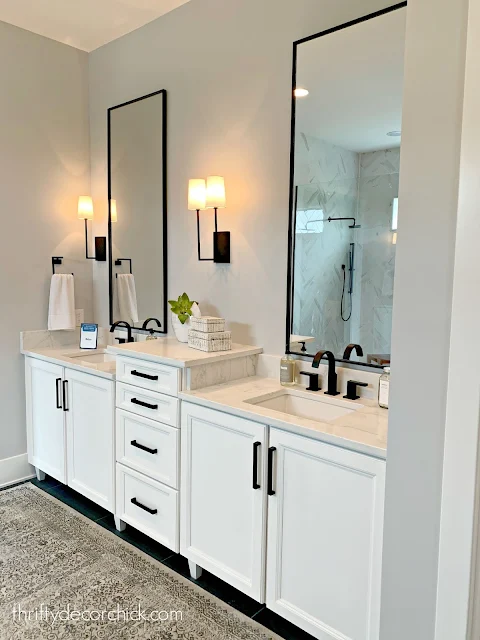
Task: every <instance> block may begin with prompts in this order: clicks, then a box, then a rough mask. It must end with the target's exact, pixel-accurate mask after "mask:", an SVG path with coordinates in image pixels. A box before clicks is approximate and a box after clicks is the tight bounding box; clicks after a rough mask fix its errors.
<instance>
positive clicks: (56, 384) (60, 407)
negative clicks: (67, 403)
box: [55, 378, 63, 409]
mask: <svg viewBox="0 0 480 640" xmlns="http://www.w3.org/2000/svg"><path fill="white" fill-rule="evenodd" d="M61 381H62V379H61V378H57V379H56V380H55V391H56V394H57V409H62V408H63V407H62V403H61V402H60V389H59V388H58V383H59V382H61Z"/></svg>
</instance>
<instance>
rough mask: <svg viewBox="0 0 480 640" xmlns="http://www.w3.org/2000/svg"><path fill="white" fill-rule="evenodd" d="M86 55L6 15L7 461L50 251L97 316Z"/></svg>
mask: <svg viewBox="0 0 480 640" xmlns="http://www.w3.org/2000/svg"><path fill="white" fill-rule="evenodd" d="M87 62H88V57H87V54H86V53H82V52H80V51H77V50H75V49H72V48H70V47H67V46H65V45H62V44H59V43H57V42H53V41H52V40H48V39H46V38H43V37H41V36H37V35H34V34H32V33H30V32H28V31H23V30H22V29H18V28H17V27H13V26H11V25H7V24H5V23H3V22H2V23H0V77H1V78H2V90H1V92H2V96H1V99H0V122H1V123H2V124H1V131H2V133H1V138H0V167H1V181H2V188H1V218H2V232H1V234H0V255H1V257H2V269H1V270H0V300H1V311H2V313H1V319H0V344H1V354H2V367H1V372H0V406H1V407H2V412H1V419H0V466H1V465H2V460H3V459H5V458H11V457H14V456H20V455H22V454H24V453H25V451H26V432H25V394H24V384H25V382H24V373H23V357H22V356H21V355H20V352H19V344H20V331H22V330H25V329H40V328H46V326H47V305H48V291H49V283H50V276H51V256H53V255H64V256H70V257H74V258H75V257H78V262H77V260H76V259H75V260H70V261H66V262H65V265H64V266H65V270H68V271H73V272H75V277H76V285H77V305H78V306H80V305H82V307H83V308H84V309H85V310H86V316H87V317H88V316H91V315H92V308H91V296H92V278H91V273H92V272H91V266H88V267H87V266H86V264H85V260H84V259H81V257H82V255H83V253H82V252H83V251H84V246H85V245H84V239H83V227H82V223H81V222H80V221H78V220H77V219H76V199H77V197H78V195H80V194H81V193H82V192H85V193H88V191H89V188H90V186H89V185H90V177H89V130H88V108H87V104H88V83H87ZM8 468H9V469H13V466H12V464H11V462H10V463H8ZM9 473H10V472H9ZM2 480H5V481H6V480H7V478H6V476H5V477H3V475H2V471H1V469H0V481H2Z"/></svg>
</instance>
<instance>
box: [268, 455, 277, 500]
mask: <svg viewBox="0 0 480 640" xmlns="http://www.w3.org/2000/svg"><path fill="white" fill-rule="evenodd" d="M276 450H277V448H276V447H270V448H269V450H268V485H267V493H268V495H269V496H274V495H275V491H274V489H273V454H274V453H275V451H276Z"/></svg>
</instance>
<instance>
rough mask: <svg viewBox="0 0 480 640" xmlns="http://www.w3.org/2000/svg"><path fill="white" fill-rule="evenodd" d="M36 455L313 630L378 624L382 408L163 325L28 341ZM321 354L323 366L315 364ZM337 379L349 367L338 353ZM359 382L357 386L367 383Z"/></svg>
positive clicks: (342, 632)
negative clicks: (183, 338)
mask: <svg viewBox="0 0 480 640" xmlns="http://www.w3.org/2000/svg"><path fill="white" fill-rule="evenodd" d="M23 353H24V354H25V356H26V388H27V418H28V455H29V461H30V462H31V464H33V465H34V466H35V467H36V469H37V475H38V476H39V478H40V479H41V478H42V477H43V475H44V473H48V474H49V475H51V476H53V477H54V478H56V479H58V480H59V481H61V482H64V483H65V484H68V485H69V486H70V487H72V488H73V489H75V490H76V491H78V492H79V493H81V494H82V495H84V496H86V497H88V498H89V499H91V500H93V501H94V502H96V503H97V504H100V505H101V506H103V507H104V508H105V509H108V510H109V511H111V512H112V513H114V516H115V523H116V526H117V529H119V530H123V529H124V528H125V527H126V526H127V525H129V526H132V527H135V528H136V529H138V530H140V531H142V532H143V533H145V534H146V535H148V536H149V537H151V538H153V539H155V540H157V541H158V542H160V543H161V544H163V545H164V546H166V547H168V548H169V549H172V550H173V551H175V552H180V553H181V554H182V555H183V556H184V557H186V558H187V559H188V561H189V565H190V571H191V574H192V576H193V577H194V578H198V577H199V576H200V574H201V572H202V570H203V569H205V570H208V571H209V572H211V573H213V574H215V575H216V576H218V577H220V578H221V579H223V580H224V581H225V582H227V583H229V584H231V585H232V586H234V587H235V588H237V589H239V590H240V591H242V592H243V593H246V594H248V595H249V596H251V597H252V598H254V599H255V600H257V601H258V602H260V603H264V602H266V604H267V606H268V607H269V608H270V609H272V610H273V611H275V612H276V613H278V614H280V615H281V616H283V617H284V618H286V619H288V620H289V621H291V622H292V623H294V624H296V625H298V626H299V627H301V628H302V629H304V630H306V631H308V632H309V633H311V634H312V635H313V636H315V637H317V638H319V639H320V640H326V639H330V638H341V637H342V638H355V639H357V638H359V639H360V638H362V639H363V638H365V640H374V639H377V638H378V634H379V627H378V625H379V604H380V569H381V555H382V532H383V501H384V480H385V456H386V437H387V415H388V413H387V412H386V411H385V410H383V409H380V408H379V407H378V406H377V403H376V402H375V401H374V400H373V399H372V398H373V396H374V394H375V381H376V380H377V377H378V376H376V375H375V374H373V373H372V374H370V373H364V374H362V375H364V377H365V380H366V381H368V383H369V387H368V388H367V389H366V390H365V393H366V395H364V396H363V397H362V398H361V399H360V400H358V401H350V400H345V399H343V398H342V396H338V397H334V398H329V397H327V396H325V394H324V393H322V392H317V393H315V392H311V391H305V389H304V387H301V386H300V385H296V386H295V387H293V388H289V389H285V388H284V387H281V386H280V384H279V383H278V381H277V380H276V379H275V378H273V377H266V376H265V375H258V373H259V372H260V371H259V357H260V358H268V357H266V356H259V354H260V353H261V349H259V348H254V347H244V346H240V345H234V348H233V350H232V351H230V352H221V353H203V352H200V351H195V350H192V349H190V348H188V347H187V346H186V345H183V344H180V343H178V342H177V341H176V340H174V339H171V338H163V339H159V340H156V341H148V342H141V343H132V344H125V345H119V346H108V347H106V349H99V350H97V351H96V352H93V353H79V352H78V349H77V350H75V349H73V348H71V349H67V348H60V347H59V348H56V349H52V348H50V349H38V348H37V349H33V348H24V349H23ZM325 371H326V367H325V366H323V365H322V366H321V367H320V369H319V372H320V374H321V376H322V377H324V374H325ZM338 372H339V386H340V388H341V389H344V388H345V387H346V383H347V379H348V370H347V369H340V368H339V369H338ZM362 391H363V389H362Z"/></svg>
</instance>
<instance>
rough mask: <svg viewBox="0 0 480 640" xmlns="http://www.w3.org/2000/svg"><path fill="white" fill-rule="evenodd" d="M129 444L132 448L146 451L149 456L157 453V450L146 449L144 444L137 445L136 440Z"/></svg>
mask: <svg viewBox="0 0 480 640" xmlns="http://www.w3.org/2000/svg"><path fill="white" fill-rule="evenodd" d="M130 444H131V445H132V447H137V449H141V450H142V451H146V452H147V453H151V454H155V453H158V449H150V448H149V447H146V446H145V445H144V444H139V443H138V442H137V441H136V440H132V441H131V442H130Z"/></svg>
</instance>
